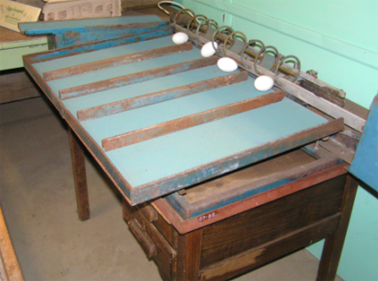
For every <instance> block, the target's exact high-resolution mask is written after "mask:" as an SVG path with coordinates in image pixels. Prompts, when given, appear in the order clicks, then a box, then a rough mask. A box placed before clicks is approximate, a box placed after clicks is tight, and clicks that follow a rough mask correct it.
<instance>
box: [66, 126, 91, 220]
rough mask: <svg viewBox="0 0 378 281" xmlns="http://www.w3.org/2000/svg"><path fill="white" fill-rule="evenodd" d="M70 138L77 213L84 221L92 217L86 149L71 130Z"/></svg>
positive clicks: (69, 132) (69, 130)
mask: <svg viewBox="0 0 378 281" xmlns="http://www.w3.org/2000/svg"><path fill="white" fill-rule="evenodd" d="M68 137H69V142H70V149H71V159H72V170H73V176H74V182H75V192H76V204H77V212H78V215H79V219H80V220H82V221H84V220H87V219H89V217H90V210H89V199H88V188H87V176H86V173H85V158H84V149H83V147H82V144H81V143H80V141H79V139H78V138H77V136H76V135H75V133H74V132H73V131H72V129H71V128H69V129H68Z"/></svg>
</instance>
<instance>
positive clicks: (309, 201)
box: [200, 175, 346, 269]
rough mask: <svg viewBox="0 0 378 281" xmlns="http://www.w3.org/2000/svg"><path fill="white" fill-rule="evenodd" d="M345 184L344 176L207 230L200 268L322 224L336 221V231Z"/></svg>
mask: <svg viewBox="0 0 378 281" xmlns="http://www.w3.org/2000/svg"><path fill="white" fill-rule="evenodd" d="M345 181H346V176H345V175H343V176H339V177H337V178H334V179H331V180H329V181H326V182H324V183H321V184H318V185H315V186H313V187H311V188H308V189H305V190H303V191H300V192H297V193H294V194H292V195H290V196H286V197H283V198H281V199H279V200H276V201H273V202H271V203H268V204H265V205H263V206H261V207H259V208H256V209H252V210H250V211H247V212H244V213H241V214H239V215H237V216H235V217H231V218H229V219H226V220H223V221H220V222H218V223H215V224H213V225H210V226H208V227H206V228H205V229H204V231H203V240H202V251H201V265H200V268H201V269H203V268H207V267H209V266H211V265H214V264H218V263H220V262H222V261H224V260H227V259H229V258H231V257H235V256H237V255H240V254H242V253H243V252H246V251H248V250H250V249H254V248H257V247H260V246H261V245H264V244H267V243H270V242H272V241H278V240H280V239H283V238H285V237H289V236H291V235H293V234H295V233H296V232H298V231H302V230H304V229H306V228H309V227H311V226H312V225H315V224H317V222H319V221H325V222H327V221H329V220H331V219H333V224H334V227H333V228H332V229H334V228H336V226H337V222H338V220H339V216H338V215H339V214H340V206H341V202H342V195H343V190H344V186H345ZM335 217H336V219H335ZM327 229H328V230H327V231H332V229H330V227H328V228H327ZM312 242H315V241H312Z"/></svg>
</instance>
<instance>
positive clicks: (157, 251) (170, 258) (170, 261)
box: [123, 200, 176, 280]
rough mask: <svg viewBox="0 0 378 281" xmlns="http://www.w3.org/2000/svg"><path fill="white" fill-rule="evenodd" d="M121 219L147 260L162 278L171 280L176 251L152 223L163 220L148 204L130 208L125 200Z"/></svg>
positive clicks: (174, 266)
mask: <svg viewBox="0 0 378 281" xmlns="http://www.w3.org/2000/svg"><path fill="white" fill-rule="evenodd" d="M123 217H124V219H125V220H126V222H127V224H128V226H129V228H130V230H131V232H132V233H133V234H134V235H135V237H136V238H137V240H138V241H139V243H140V245H141V246H142V248H143V250H144V251H145V253H146V255H147V256H148V258H149V259H152V260H154V262H155V263H156V265H157V266H158V269H159V273H160V275H161V276H162V278H163V279H164V280H172V278H173V276H174V270H175V268H176V251H175V250H174V249H173V248H172V246H171V245H170V243H169V242H168V241H167V240H166V239H165V238H164V236H163V235H162V233H161V232H160V231H159V230H158V229H157V228H156V226H155V225H154V222H159V221H161V222H162V220H163V218H161V217H160V215H159V214H158V213H157V212H156V211H155V210H154V209H153V208H152V207H151V206H150V205H149V204H143V205H142V206H138V207H132V206H130V205H129V204H128V203H127V202H126V201H125V200H124V201H123ZM167 233H168V232H167ZM168 237H169V236H168ZM172 237H173V236H171V238H172ZM172 239H173V238H172Z"/></svg>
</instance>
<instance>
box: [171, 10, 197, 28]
mask: <svg viewBox="0 0 378 281" xmlns="http://www.w3.org/2000/svg"><path fill="white" fill-rule="evenodd" d="M183 12H186V13H187V14H188V15H189V16H191V17H193V18H194V16H195V14H194V12H193V11H192V10H190V9H182V10H180V11H179V12H178V13H177V14H176V15H175V17H174V19H173V25H174V27H175V29H176V31H179V30H178V29H177V23H176V21H177V18H178V16H179V15H180V14H182V13H183Z"/></svg>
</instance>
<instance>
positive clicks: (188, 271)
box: [175, 229, 202, 281]
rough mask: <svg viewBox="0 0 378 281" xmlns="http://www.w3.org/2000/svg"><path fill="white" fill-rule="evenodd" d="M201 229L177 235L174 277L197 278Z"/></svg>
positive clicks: (184, 280) (181, 278)
mask: <svg viewBox="0 0 378 281" xmlns="http://www.w3.org/2000/svg"><path fill="white" fill-rule="evenodd" d="M201 245H202V229H199V230H195V231H193V232H190V233H188V234H185V235H177V245H176V247H175V249H176V251H177V269H176V279H175V280H180V281H189V280H190V281H191V280H197V279H198V277H199V269H200V268H199V266H200V259H201Z"/></svg>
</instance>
